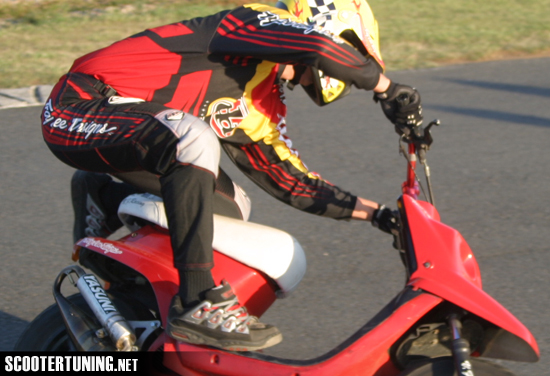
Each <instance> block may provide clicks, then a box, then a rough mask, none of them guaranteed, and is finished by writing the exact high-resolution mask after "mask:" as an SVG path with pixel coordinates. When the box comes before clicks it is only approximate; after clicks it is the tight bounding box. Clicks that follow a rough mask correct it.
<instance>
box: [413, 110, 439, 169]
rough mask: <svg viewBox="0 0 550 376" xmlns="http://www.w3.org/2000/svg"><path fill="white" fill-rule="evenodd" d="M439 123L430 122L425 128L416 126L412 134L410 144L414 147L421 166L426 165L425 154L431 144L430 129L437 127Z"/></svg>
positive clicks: (437, 120)
mask: <svg viewBox="0 0 550 376" xmlns="http://www.w3.org/2000/svg"><path fill="white" fill-rule="evenodd" d="M440 124H441V121H440V120H439V119H435V120H432V121H431V122H430V123H429V124H428V125H427V126H426V127H425V128H422V126H418V127H417V129H415V130H414V132H413V137H412V142H413V143H414V145H415V146H416V150H417V152H418V159H419V161H420V163H421V164H425V163H426V152H427V151H428V150H429V149H430V146H431V145H432V143H433V141H434V140H433V137H432V133H431V129H432V127H433V126H434V125H435V126H439V125H440Z"/></svg>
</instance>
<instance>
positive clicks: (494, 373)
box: [400, 357, 514, 376]
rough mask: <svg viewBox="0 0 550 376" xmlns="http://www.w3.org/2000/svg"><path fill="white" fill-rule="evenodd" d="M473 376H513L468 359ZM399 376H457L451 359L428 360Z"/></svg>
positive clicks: (482, 362) (490, 364)
mask: <svg viewBox="0 0 550 376" xmlns="http://www.w3.org/2000/svg"><path fill="white" fill-rule="evenodd" d="M470 362H471V363H472V366H473V371H474V374H475V376H514V374H513V373H512V372H510V371H509V370H507V369H506V368H504V367H502V366H500V365H498V364H494V363H491V362H487V361H485V360H480V359H470ZM400 376H459V375H458V373H457V372H456V371H455V367H454V361H453V358H452V357H441V358H436V359H430V360H429V361H427V362H425V363H424V362H423V363H421V364H419V365H417V366H416V367H414V368H411V369H407V370H405V371H404V372H403V373H401V374H400Z"/></svg>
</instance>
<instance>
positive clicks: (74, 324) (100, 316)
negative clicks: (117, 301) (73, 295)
mask: <svg viewBox="0 0 550 376" xmlns="http://www.w3.org/2000/svg"><path fill="white" fill-rule="evenodd" d="M72 274H76V275H77V276H78V280H77V282H76V283H74V280H73V278H72ZM65 277H69V279H70V280H71V281H72V282H73V285H75V286H76V287H77V288H78V289H79V290H80V293H81V294H82V296H83V297H84V300H85V301H86V303H88V306H89V307H90V309H91V310H92V312H93V313H94V315H95V317H96V318H97V320H98V321H99V323H100V324H101V327H97V325H94V324H93V322H92V320H89V319H87V318H86V314H84V313H83V312H82V310H80V309H79V308H78V307H76V306H74V305H72V304H70V302H69V301H68V300H67V299H66V298H65V297H64V296H63V295H62V294H61V291H60V289H61V283H62V282H63V280H64V279H65ZM53 290H54V291H53V294H54V297H55V300H56V302H57V305H58V306H59V309H60V311H61V314H62V315H63V320H64V321H65V325H66V327H67V331H68V332H69V334H70V336H71V338H72V339H73V342H74V343H75V345H76V346H77V347H79V350H82V351H137V347H136V346H135V343H136V335H135V334H134V332H133V330H132V328H131V327H130V324H128V322H127V321H126V319H125V318H124V317H123V316H122V315H121V314H120V312H119V311H118V310H117V309H116V307H115V305H114V304H113V302H112V301H111V299H110V298H109V296H108V295H107V293H106V292H105V290H104V289H103V288H102V287H101V284H100V283H99V281H98V280H97V278H96V277H95V276H94V275H92V274H86V273H85V272H84V270H83V269H82V268H81V267H79V266H77V265H73V266H70V267H67V268H65V269H63V270H62V271H61V273H60V274H59V276H58V277H57V279H56V282H55V284H54V289H53ZM104 332H106V333H107V334H108V336H109V338H110V339H111V340H112V343H113V344H114V346H112V345H106V344H105V343H104V340H103V337H105V336H104V335H98V334H102V333H104Z"/></svg>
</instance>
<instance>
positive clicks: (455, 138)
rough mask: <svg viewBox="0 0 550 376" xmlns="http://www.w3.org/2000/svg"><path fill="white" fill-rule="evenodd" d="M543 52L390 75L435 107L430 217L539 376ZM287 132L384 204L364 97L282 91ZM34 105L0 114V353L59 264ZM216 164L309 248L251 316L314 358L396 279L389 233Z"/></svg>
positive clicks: (55, 174) (55, 166)
mask: <svg viewBox="0 0 550 376" xmlns="http://www.w3.org/2000/svg"><path fill="white" fill-rule="evenodd" d="M549 71H550V59H549V58H541V59H529V60H513V61H503V62H488V63H478V64H469V65H456V66H449V67H444V68H437V69H426V70H414V71H402V72H392V73H390V76H391V77H392V78H393V79H394V80H395V81H397V82H402V83H407V84H411V85H414V86H416V87H417V88H418V89H419V91H420V92H421V94H422V97H423V103H424V113H425V116H426V118H427V119H428V120H429V119H432V118H440V119H441V120H442V123H443V124H442V126H441V127H439V128H437V129H435V130H434V132H433V134H434V138H435V142H434V145H433V147H432V150H431V151H430V153H429V154H428V161H429V163H430V166H431V170H432V180H433V184H434V190H435V198H436V201H437V205H438V209H439V211H440V214H441V217H442V220H443V222H445V223H447V224H448V225H450V226H452V227H454V228H456V229H458V230H459V231H460V232H461V233H462V235H463V236H464V238H465V239H466V240H467V241H468V242H469V244H470V246H471V248H472V249H473V251H474V253H475V254H476V257H477V259H478V262H479V264H480V267H481V272H482V276H483V282H484V289H485V290H486V291H487V292H488V293H490V294H491V295H492V296H493V297H494V298H496V299H497V300H498V301H500V302H501V303H502V304H503V305H504V306H505V307H507V308H508V309H509V310H510V311H511V312H512V313H513V314H514V315H516V317H518V318H519V319H520V320H521V321H522V322H523V323H524V324H525V325H526V326H527V327H528V328H529V329H530V330H531V331H532V332H533V333H534V335H535V337H536V338H537V340H538V344H539V346H540V349H541V354H542V359H541V361H540V362H538V363H535V364H523V363H505V364H506V366H508V367H509V368H511V369H512V370H514V371H515V372H516V373H517V374H518V375H529V376H546V375H548V374H549V371H548V370H549V369H550V360H549V358H548V355H549V353H550V326H549V325H548V323H549V317H550V315H549V313H548V312H549V311H550V294H549V292H548V290H549V282H550V273H549V271H548V267H549V266H550V253H549V252H548V251H549V248H550V246H549V239H550V235H549V231H548V228H549V227H550V206H549V204H550V202H549V199H548V197H549V194H550V153H549V152H548V141H550V74H548V72H549ZM288 104H289V107H290V113H289V116H288V128H289V136H290V137H291V138H292V140H293V141H294V146H295V147H296V148H298V150H299V151H300V152H301V155H302V157H303V159H304V161H305V162H306V163H307V164H308V166H309V167H310V168H311V169H312V170H314V171H317V172H319V173H321V174H322V175H323V177H325V178H326V179H328V180H330V181H332V182H333V183H336V184H338V185H340V186H341V187H343V188H345V189H348V190H350V191H352V192H354V193H356V194H359V195H362V196H364V197H367V198H370V199H373V200H376V201H379V202H383V203H386V204H390V205H393V206H395V199H396V198H397V196H398V195H399V193H400V184H401V182H402V181H403V179H404V173H405V162H404V160H403V159H402V157H400V156H399V154H398V152H397V145H398V143H397V136H396V135H395V133H394V132H393V129H392V126H391V125H390V124H389V123H388V122H387V121H386V120H385V119H384V117H383V114H382V112H381V111H380V109H379V108H377V105H375V104H374V103H373V102H372V100H371V99H370V94H369V95H365V93H362V92H359V91H354V92H353V93H352V94H351V95H350V96H349V97H348V98H347V99H345V100H343V101H341V102H337V103H335V104H333V105H331V106H327V107H326V108H317V107H315V106H314V105H313V104H311V103H310V102H309V100H308V99H307V97H306V96H305V95H304V94H303V93H302V92H301V90H300V89H297V90H296V92H292V93H289V95H288ZM39 112H40V108H39V107H28V108H18V109H4V110H1V111H0V153H1V156H2V157H1V158H0V179H1V180H0V181H1V183H0V229H1V231H2V236H1V237H0V254H1V262H0V286H1V288H0V350H3V351H7V350H11V349H12V347H13V345H14V343H15V341H16V338H17V337H18V335H19V334H20V332H21V331H22V330H23V328H24V327H25V325H26V324H27V323H28V322H29V321H30V320H32V319H33V317H35V316H36V315H37V314H38V313H39V312H40V311H41V310H43V309H44V308H45V307H47V306H48V305H50V304H52V303H53V298H52V296H51V285H52V283H53V280H54V278H55V276H56V275H57V273H58V272H59V270H60V269H61V268H63V267H64V266H66V265H67V264H69V263H71V260H70V253H71V249H72V245H71V241H70V240H71V226H72V212H71V209H70V198H69V180H70V177H71V174H72V170H71V169H70V168H69V167H66V166H64V165H63V164H61V163H60V162H58V161H57V160H56V159H55V158H54V157H53V156H52V155H51V154H50V153H49V151H48V150H47V148H46V146H45V144H44V143H43V141H42V136H41V134H40V130H39V121H38V117H39ZM222 165H223V166H224V167H225V168H226V170H227V171H228V172H229V173H230V175H231V176H232V177H233V178H234V179H235V180H236V181H238V182H239V183H240V184H241V185H242V186H243V187H244V188H245V189H246V190H247V191H248V193H249V194H250V196H251V198H252V200H253V208H254V209H253V217H252V220H253V221H255V222H259V223H263V224H267V225H271V226H274V227H278V228H281V229H283V230H286V231H288V232H290V233H291V234H293V235H294V236H295V237H296V238H297V239H298V240H299V241H300V242H301V244H302V245H303V247H304V248H305V250H306V253H307V257H308V273H307V275H306V277H305V278H304V280H303V282H302V284H301V286H300V288H299V289H298V290H297V291H296V292H295V293H294V295H292V296H290V297H289V298H287V299H284V300H280V301H278V302H277V303H276V304H275V305H274V306H273V308H272V309H271V310H270V311H268V312H267V313H266V315H265V316H264V321H265V322H269V323H273V324H275V325H277V326H278V327H279V328H280V329H281V331H282V332H283V334H284V336H285V340H284V341H283V343H282V344H280V345H278V346H276V347H274V348H273V349H270V350H268V351H267V352H268V353H269V354H273V355H277V356H283V357H288V358H299V359H306V358H311V357H315V356H318V355H321V354H323V353H325V352H327V351H329V350H330V349H331V348H333V347H334V346H336V345H337V344H339V343H340V342H342V341H343V340H345V339H346V338H347V337H348V336H350V335H351V334H352V333H353V332H354V331H355V330H357V329H358V328H359V327H360V326H362V325H363V324H364V323H365V322H366V321H367V320H368V319H370V318H371V317H372V316H373V315H374V314H375V313H376V312H377V311H378V310H380V309H381V308H382V307H383V306H384V304H385V303H386V302H388V301H389V300H390V299H391V298H392V297H393V296H394V295H395V294H396V293H397V292H398V291H400V289H401V288H402V286H403V282H404V277H403V270H402V266H401V264H400V261H399V258H398V255H397V254H396V252H395V251H394V250H393V249H392V248H391V245H390V239H389V238H388V237H387V236H385V235H384V234H383V233H381V232H379V231H378V230H376V229H374V228H372V227H371V226H370V224H365V223H360V222H338V221H334V220H330V219H326V218H319V217H314V216H311V215H308V214H305V213H301V212H298V211H297V210H294V209H292V208H290V207H286V206H284V205H282V204H280V203H279V202H277V201H275V200H274V199H272V198H271V197H269V196H267V195H266V194H265V193H264V192H263V191H261V190H260V189H258V188H257V187H256V186H254V185H253V184H252V183H251V182H249V181H248V180H246V178H244V177H243V175H241V174H240V173H239V172H238V171H236V169H235V168H233V167H232V166H231V165H230V163H228V161H227V160H224V161H223V163H222Z"/></svg>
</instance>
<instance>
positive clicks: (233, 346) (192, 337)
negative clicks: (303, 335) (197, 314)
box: [167, 324, 283, 351]
mask: <svg viewBox="0 0 550 376" xmlns="http://www.w3.org/2000/svg"><path fill="white" fill-rule="evenodd" d="M167 332H168V335H169V336H170V337H172V338H174V339H175V340H177V341H182V342H187V343H192V344H195V345H206V346H212V347H216V348H221V349H224V350H229V351H256V350H261V349H265V348H268V347H271V346H275V345H276V344H278V343H280V342H281V341H282V340H283V335H282V334H281V333H275V334H274V335H272V336H271V337H268V338H267V339H266V340H264V341H261V342H256V343H253V342H249V341H239V340H237V339H226V340H219V339H215V338H212V337H208V336H206V335H205V334H204V333H200V332H197V331H194V330H192V329H189V328H182V327H177V328H176V327H174V326H172V325H170V324H168V327H167Z"/></svg>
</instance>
